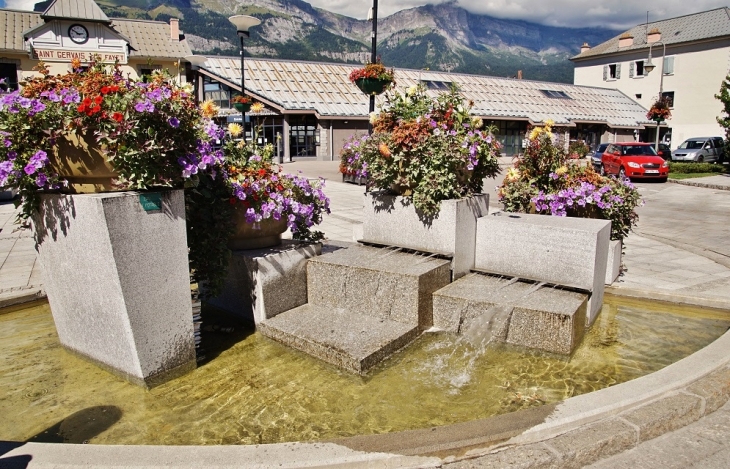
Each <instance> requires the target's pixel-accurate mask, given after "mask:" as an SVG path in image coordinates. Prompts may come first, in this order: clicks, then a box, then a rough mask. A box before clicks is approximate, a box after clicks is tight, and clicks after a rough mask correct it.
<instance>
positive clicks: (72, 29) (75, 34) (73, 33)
mask: <svg viewBox="0 0 730 469" xmlns="http://www.w3.org/2000/svg"><path fill="white" fill-rule="evenodd" d="M68 37H70V38H71V40H72V41H73V42H75V43H76V44H83V43H85V42H86V41H88V40H89V30H88V29H86V27H85V26H83V25H80V24H72V25H71V26H69V28H68Z"/></svg>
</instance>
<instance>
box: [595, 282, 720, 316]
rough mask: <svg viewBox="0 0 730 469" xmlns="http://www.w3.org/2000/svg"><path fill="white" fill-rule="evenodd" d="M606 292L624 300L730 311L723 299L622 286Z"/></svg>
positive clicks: (607, 289)
mask: <svg viewBox="0 0 730 469" xmlns="http://www.w3.org/2000/svg"><path fill="white" fill-rule="evenodd" d="M604 291H605V293H608V294H610V295H613V296H617V297H623V298H637V299H644V300H653V301H662V302H665V303H672V304H677V305H682V306H700V307H703V308H712V309H719V310H723V311H730V300H726V299H723V298H706V297H705V298H703V297H698V296H688V295H686V294H676V293H664V292H659V291H656V290H652V291H649V290H641V289H638V288H627V287H621V286H617V287H614V286H606V288H605V290H604Z"/></svg>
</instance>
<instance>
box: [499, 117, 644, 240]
mask: <svg viewBox="0 0 730 469" xmlns="http://www.w3.org/2000/svg"><path fill="white" fill-rule="evenodd" d="M552 125H553V123H552V122H551V121H547V122H546V123H545V126H544V127H535V128H533V129H532V131H531V132H530V135H529V138H528V145H527V148H526V149H525V152H524V155H523V156H522V157H520V158H519V159H517V160H516V161H515V163H514V165H513V167H512V168H509V170H508V171H507V174H506V176H505V178H504V181H503V182H502V185H501V186H500V187H499V188H498V196H499V201H500V202H501V203H502V204H503V206H504V209H505V211H507V212H522V213H542V214H548V215H554V216H573V217H583V218H603V219H606V220H611V239H623V238H625V237H626V236H628V234H629V232H630V231H631V229H632V227H633V226H634V225H635V224H636V222H637V220H638V215H637V214H636V211H635V208H636V207H637V206H639V205H640V204H641V196H640V194H639V191H638V190H637V189H636V188H635V187H634V185H633V184H632V183H631V181H629V180H628V179H618V178H613V177H605V176H601V175H600V174H598V173H596V172H595V171H594V170H593V168H592V166H590V165H589V166H582V165H579V164H576V163H575V161H571V159H570V158H569V157H568V155H567V154H566V152H565V151H564V150H563V149H562V148H559V147H557V146H556V145H554V144H553V135H552V133H551V128H552Z"/></svg>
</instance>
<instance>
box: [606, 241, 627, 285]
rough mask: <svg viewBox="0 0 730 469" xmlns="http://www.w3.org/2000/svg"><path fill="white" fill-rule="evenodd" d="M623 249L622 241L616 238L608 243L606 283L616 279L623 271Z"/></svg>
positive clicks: (609, 283) (608, 283)
mask: <svg viewBox="0 0 730 469" xmlns="http://www.w3.org/2000/svg"><path fill="white" fill-rule="evenodd" d="M622 251H623V243H622V241H621V240H620V239H619V240H615V241H611V242H610V243H609V244H608V260H607V261H606V285H611V284H612V283H613V282H615V281H616V279H617V278H618V276H619V274H620V273H621V252H622Z"/></svg>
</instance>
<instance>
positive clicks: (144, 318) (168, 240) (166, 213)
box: [33, 190, 196, 387]
mask: <svg viewBox="0 0 730 469" xmlns="http://www.w3.org/2000/svg"><path fill="white" fill-rule="evenodd" d="M33 228H34V232H35V236H36V250H37V251H38V259H39V261H40V264H41V267H42V271H43V281H44V285H45V288H46V292H47V294H48V301H49V303H50V305H51V311H52V313H53V319H54V321H55V324H56V329H57V331H58V337H59V339H60V341H61V344H62V345H63V346H64V347H65V348H67V349H68V350H70V351H72V352H74V353H76V354H78V355H81V356H82V357H85V358H87V359H89V360H91V361H93V362H95V363H97V364H98V365H100V366H102V367H104V368H106V369H107V370H109V371H111V372H113V373H115V374H117V375H120V376H122V377H124V378H126V379H128V380H129V381H132V382H134V383H136V384H139V385H142V386H146V387H152V386H155V385H157V384H161V383H162V382H165V381H167V380H169V379H172V378H175V377H177V376H179V375H182V374H184V373H186V372H188V371H190V370H192V369H194V368H195V366H196V365H195V343H194V338H193V337H194V335H193V334H194V333H193V321H192V305H191V300H190V277H189V269H188V255H187V251H188V248H187V238H186V236H187V235H186V231H185V204H184V199H183V191H182V190H174V191H165V192H158V193H138V192H114V193H100V194H76V195H43V196H41V211H40V213H39V215H38V216H36V217H35V218H34V220H33Z"/></svg>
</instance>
